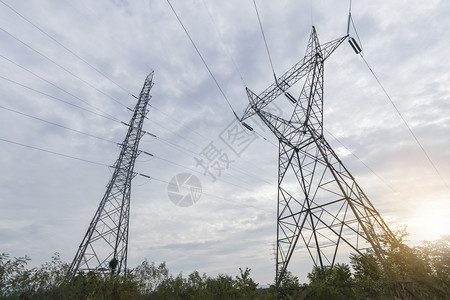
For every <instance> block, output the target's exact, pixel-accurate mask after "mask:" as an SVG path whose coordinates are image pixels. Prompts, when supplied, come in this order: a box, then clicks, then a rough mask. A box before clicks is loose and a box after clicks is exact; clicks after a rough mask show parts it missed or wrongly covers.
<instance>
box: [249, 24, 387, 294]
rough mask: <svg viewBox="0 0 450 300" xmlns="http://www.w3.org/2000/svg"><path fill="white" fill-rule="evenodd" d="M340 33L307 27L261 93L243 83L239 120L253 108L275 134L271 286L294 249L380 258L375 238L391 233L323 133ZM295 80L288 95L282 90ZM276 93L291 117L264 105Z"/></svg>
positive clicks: (315, 255)
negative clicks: (327, 35)
mask: <svg viewBox="0 0 450 300" xmlns="http://www.w3.org/2000/svg"><path fill="white" fill-rule="evenodd" d="M346 38H347V36H344V37H341V38H339V39H336V40H334V41H331V42H329V43H326V44H322V45H320V44H319V40H318V38H317V33H316V30H315V28H314V27H313V29H312V33H311V36H310V38H309V42H308V47H307V50H306V54H305V56H304V58H303V59H302V60H301V61H300V62H299V63H297V64H296V65H295V66H294V67H293V68H291V69H290V70H289V71H287V72H286V73H285V74H284V75H283V76H281V77H280V78H278V79H277V80H276V82H275V83H274V84H272V85H271V86H270V87H269V88H267V89H266V90H265V91H263V92H262V93H261V94H259V95H256V94H254V93H253V92H252V91H251V90H249V89H247V95H248V98H249V102H250V103H249V105H248V107H247V109H246V111H245V113H244V115H243V117H242V119H241V121H242V120H244V119H246V118H248V117H250V116H252V115H254V114H257V115H258V116H259V117H260V118H261V119H262V121H263V122H264V123H265V124H266V125H267V126H268V127H269V128H270V130H271V131H272V132H273V133H274V134H275V136H276V137H277V138H278V140H279V168H278V210H277V252H276V285H277V287H281V285H282V279H283V276H284V275H285V273H286V269H287V267H288V265H289V262H290V260H291V258H292V256H293V253H294V251H295V250H297V251H298V252H302V253H304V254H306V253H308V254H309V256H310V258H311V259H312V261H313V264H314V266H319V267H321V268H323V267H324V266H326V265H330V266H332V267H333V265H334V264H335V262H336V259H337V257H338V251H339V250H340V251H343V252H346V253H347V254H348V252H357V253H359V254H361V255H364V253H365V251H364V250H365V249H368V248H371V249H373V250H374V252H375V254H376V255H377V256H379V257H380V258H381V259H383V253H382V251H381V245H380V242H379V240H378V237H379V236H380V235H384V236H387V237H388V238H393V235H392V233H391V231H390V230H389V228H388V227H387V225H386V224H385V222H384V221H383V219H382V218H381V216H380V215H379V213H378V212H377V210H376V209H375V208H374V206H373V205H372V203H371V202H370V201H369V199H368V198H367V196H366V195H365V194H364V192H363V191H362V189H361V188H360V187H359V186H358V184H357V183H356V181H355V179H354V178H353V176H352V175H351V174H350V172H349V171H348V170H347V169H346V168H345V166H344V165H343V164H342V162H341V160H340V159H339V158H338V156H337V155H336V153H335V152H334V151H333V149H332V148H331V146H330V145H329V144H328V143H327V141H326V140H325V138H324V136H323V81H324V77H323V76H324V61H325V60H326V59H327V58H328V57H329V56H330V55H331V54H332V53H333V51H334V50H335V49H336V48H337V47H338V46H339V45H340V44H341V43H342V42H343V41H344V40H345V39H346ZM301 79H302V80H303V87H302V89H301V92H300V95H299V97H298V98H294V97H293V96H292V95H291V94H290V93H289V92H288V90H289V88H290V87H292V86H293V85H294V84H295V83H297V82H298V81H299V80H301ZM282 94H284V95H285V96H286V98H287V100H288V101H290V102H292V103H293V106H294V109H293V112H292V114H290V117H289V118H283V117H280V116H276V115H274V114H271V113H270V112H269V110H268V109H266V110H265V108H266V107H267V106H268V105H269V104H270V103H271V102H272V101H274V100H275V99H277V98H278V96H280V95H282ZM282 98H284V97H282ZM284 100H286V99H284Z"/></svg>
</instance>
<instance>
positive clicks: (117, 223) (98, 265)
mask: <svg viewBox="0 0 450 300" xmlns="http://www.w3.org/2000/svg"><path fill="white" fill-rule="evenodd" d="M152 86H153V72H152V73H150V75H148V76H147V78H146V79H145V82H144V86H143V88H142V91H141V93H140V94H139V98H138V102H137V104H136V107H135V108H134V113H133V116H132V117H131V121H130V123H129V124H126V125H127V126H128V132H127V135H126V137H125V139H124V141H123V142H122V144H120V147H121V151H120V154H119V158H118V159H117V160H116V162H115V163H114V166H113V167H114V173H113V175H112V178H111V180H110V181H109V183H108V185H107V186H106V193H105V195H104V196H103V198H102V201H101V202H100V205H99V207H98V209H97V211H96V213H95V215H94V218H93V219H92V221H91V223H90V225H89V228H88V230H87V232H86V235H85V236H84V238H83V241H82V242H81V245H80V247H79V248H78V251H77V254H76V256H75V258H74V260H73V262H72V264H71V265H70V269H69V276H70V277H71V278H73V277H74V276H75V275H76V274H77V273H78V272H81V271H83V272H89V271H95V272H99V273H101V274H104V275H106V274H112V273H117V274H119V273H121V272H125V270H126V267H127V251H128V227H129V221H130V219H129V217H130V198H131V180H132V179H133V178H134V176H135V175H136V173H135V172H134V171H133V169H134V163H135V161H136V157H137V156H138V155H139V153H140V151H139V150H138V146H139V140H140V139H141V137H142V136H143V135H144V133H145V132H144V131H143V130H142V125H143V123H144V119H145V117H146V115H147V113H148V109H147V104H148V101H149V100H150V98H151V96H150V90H151V88H152Z"/></svg>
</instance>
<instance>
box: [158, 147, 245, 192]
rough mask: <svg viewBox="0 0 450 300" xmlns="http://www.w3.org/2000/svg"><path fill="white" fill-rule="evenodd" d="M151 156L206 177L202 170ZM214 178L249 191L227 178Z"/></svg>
mask: <svg viewBox="0 0 450 300" xmlns="http://www.w3.org/2000/svg"><path fill="white" fill-rule="evenodd" d="M151 156H153V157H155V158H157V159H159V160H161V161H165V162H167V163H169V164H172V165H175V166H178V167H181V168H184V169H186V170H189V171H191V172H194V173H197V174H201V175H203V176H205V177H206V174H205V173H204V172H201V171H198V170H195V169H193V168H190V167H187V166H184V165H182V164H179V163H177V162H174V161H171V160H169V159H166V158H163V157H160V156H157V155H154V154H151ZM230 176H231V177H235V176H233V175H230ZM216 180H217V181H221V182H224V183H227V184H231V185H233V186H235V187H238V188H240V189H243V190H245V191H250V190H249V189H248V188H246V187H243V186H240V185H238V184H235V183H233V182H230V181H227V180H224V179H221V178H216ZM239 180H241V181H242V179H239Z"/></svg>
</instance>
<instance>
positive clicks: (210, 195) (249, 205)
mask: <svg viewBox="0 0 450 300" xmlns="http://www.w3.org/2000/svg"><path fill="white" fill-rule="evenodd" d="M138 174H139V175H141V176H143V177H146V178H150V179H151V180H155V181H159V182H162V183H165V184H171V183H170V182H168V181H166V180H162V179H159V178H156V177H153V176H148V175H145V174H141V173H138ZM201 194H202V195H206V196H209V197H213V198H217V199H220V200H225V201H227V202H230V203H234V204H236V205H243V206H247V207H251V208H254V209H257V210H261V211H265V212H270V213H271V212H272V211H269V210H267V209H263V208H261V207H258V206H255V205H251V204H246V203H242V202H236V201H233V200H230V199H228V198H224V197H220V196H217V195H214V194H209V193H205V192H204V191H202V192H201Z"/></svg>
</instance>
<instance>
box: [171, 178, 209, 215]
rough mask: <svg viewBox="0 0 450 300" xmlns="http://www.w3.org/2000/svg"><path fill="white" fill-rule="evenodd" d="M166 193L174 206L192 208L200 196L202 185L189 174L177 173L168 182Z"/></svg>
mask: <svg viewBox="0 0 450 300" xmlns="http://www.w3.org/2000/svg"><path fill="white" fill-rule="evenodd" d="M167 193H168V195H169V199H170V201H172V202H173V203H174V204H175V205H176V206H181V207H188V206H192V205H194V204H195V203H196V202H197V201H198V200H199V199H200V197H201V195H202V184H201V183H200V180H199V179H198V178H197V177H196V176H194V175H192V174H190V173H179V174H177V175H175V176H174V177H172V179H171V180H170V182H169V184H168V186H167Z"/></svg>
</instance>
